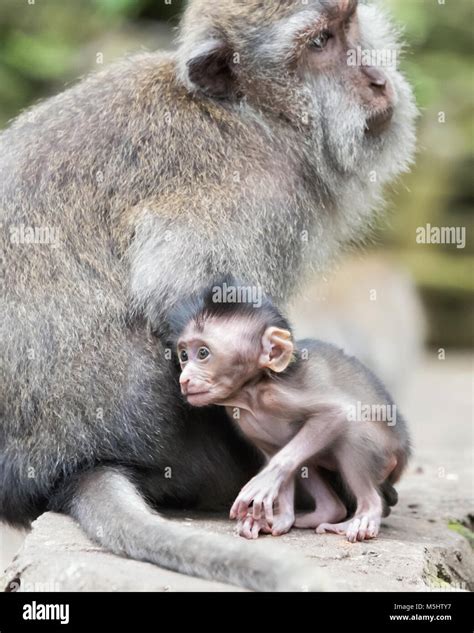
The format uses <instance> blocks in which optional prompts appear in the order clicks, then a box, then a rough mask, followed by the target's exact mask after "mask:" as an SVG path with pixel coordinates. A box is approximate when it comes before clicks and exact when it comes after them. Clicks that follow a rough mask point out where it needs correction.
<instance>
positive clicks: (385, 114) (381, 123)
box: [365, 106, 394, 136]
mask: <svg viewBox="0 0 474 633" xmlns="http://www.w3.org/2000/svg"><path fill="white" fill-rule="evenodd" d="M393 112H394V108H393V106H388V108H385V109H384V110H381V111H380V112H375V113H374V114H372V115H371V116H370V117H369V118H368V119H367V122H366V129H365V133H366V134H367V135H368V136H380V134H382V132H385V130H387V129H388V127H389V126H390V122H391V120H392V117H393Z"/></svg>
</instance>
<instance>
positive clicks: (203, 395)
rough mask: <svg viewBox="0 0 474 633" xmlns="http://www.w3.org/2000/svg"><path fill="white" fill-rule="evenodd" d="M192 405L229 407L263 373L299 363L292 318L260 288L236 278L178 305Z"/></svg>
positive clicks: (174, 323)
mask: <svg viewBox="0 0 474 633" xmlns="http://www.w3.org/2000/svg"><path fill="white" fill-rule="evenodd" d="M170 321H171V328H172V329H173V331H174V333H175V337H176V339H177V342H176V347H177V352H178V358H179V362H180V365H181V376H180V385H181V392H182V394H183V395H184V396H185V397H186V399H187V401H188V402H189V404H191V405H193V406H205V405H210V404H222V403H225V402H226V401H227V400H228V399H229V398H231V397H232V395H233V394H236V393H237V392H238V391H240V389H241V388H242V386H243V385H244V384H245V383H247V382H248V381H250V380H253V379H254V378H258V376H259V375H260V374H263V373H267V372H276V373H280V372H282V371H284V370H285V369H286V368H287V367H288V365H289V364H290V362H291V361H292V359H293V350H294V348H293V342H292V335H291V330H290V326H289V324H288V322H287V321H286V319H285V318H284V317H283V316H282V315H281V314H280V312H279V311H278V310H277V309H276V308H275V306H274V305H273V304H272V303H271V301H270V300H269V299H267V298H265V297H262V295H261V293H260V289H258V288H256V287H252V286H245V285H242V284H239V283H236V282H235V280H233V279H232V278H230V277H227V278H225V279H224V280H223V281H222V280H221V281H218V282H216V283H214V284H212V285H211V286H210V287H209V288H208V289H206V290H204V291H203V292H202V293H199V294H197V295H194V296H193V297H192V298H191V299H189V300H188V301H185V302H183V303H182V304H181V305H180V306H179V307H177V308H176V309H175V311H174V313H173V314H172V316H171V319H170Z"/></svg>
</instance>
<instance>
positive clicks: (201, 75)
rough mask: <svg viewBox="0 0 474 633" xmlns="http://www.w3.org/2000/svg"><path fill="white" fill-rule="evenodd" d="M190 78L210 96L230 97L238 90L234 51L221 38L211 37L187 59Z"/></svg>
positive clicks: (194, 85)
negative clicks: (233, 62)
mask: <svg viewBox="0 0 474 633" xmlns="http://www.w3.org/2000/svg"><path fill="white" fill-rule="evenodd" d="M186 69H187V75H188V80H189V82H190V83H191V84H192V86H193V87H196V88H198V89H199V90H202V92H204V93H205V94H207V95H209V96H210V97H215V98H217V99H228V98H229V97H231V96H232V95H233V94H235V92H236V76H235V72H234V70H233V64H232V51H231V50H230V49H229V47H228V46H226V44H225V43H224V42H223V41H222V40H219V39H209V40H207V41H206V42H203V43H202V44H201V46H199V47H198V48H197V49H195V50H194V51H193V52H192V54H191V56H190V57H189V58H188V59H187V60H186Z"/></svg>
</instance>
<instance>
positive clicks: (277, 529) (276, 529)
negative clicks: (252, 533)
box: [272, 512, 295, 536]
mask: <svg viewBox="0 0 474 633" xmlns="http://www.w3.org/2000/svg"><path fill="white" fill-rule="evenodd" d="M294 522H295V515H294V513H293V512H283V513H282V514H277V515H275V516H274V517H273V522H272V536H280V535H281V534H286V533H287V532H289V531H290V530H291V528H292V527H293V524H294Z"/></svg>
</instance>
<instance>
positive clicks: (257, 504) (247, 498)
mask: <svg viewBox="0 0 474 633" xmlns="http://www.w3.org/2000/svg"><path fill="white" fill-rule="evenodd" d="M269 466H270V464H269ZM269 466H267V467H266V468H264V469H263V470H262V472H260V473H259V474H258V475H255V477H253V478H252V479H251V480H250V481H249V482H248V483H247V484H245V486H244V487H243V488H242V490H241V491H240V492H239V494H238V496H237V499H236V500H235V501H234V503H233V505H232V508H231V509H230V518H231V519H243V518H244V517H246V516H247V515H248V514H249V512H251V514H252V516H253V518H254V519H256V520H257V521H259V520H260V519H265V520H266V521H267V522H268V524H269V525H272V523H273V504H274V503H275V501H276V500H277V498H278V494H279V492H280V488H281V486H282V484H283V482H284V480H285V478H284V476H283V473H282V471H280V470H279V469H278V470H277V469H274V468H272V467H269ZM250 506H252V510H251V511H249V508H250ZM262 510H263V513H262Z"/></svg>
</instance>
